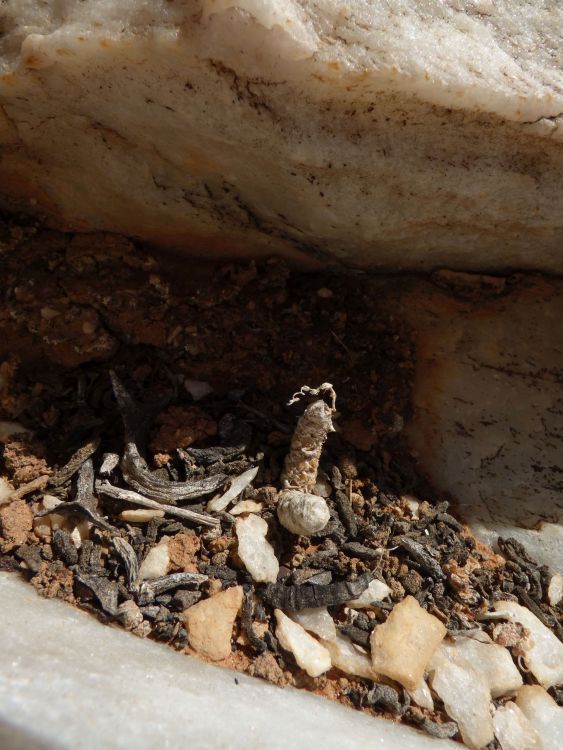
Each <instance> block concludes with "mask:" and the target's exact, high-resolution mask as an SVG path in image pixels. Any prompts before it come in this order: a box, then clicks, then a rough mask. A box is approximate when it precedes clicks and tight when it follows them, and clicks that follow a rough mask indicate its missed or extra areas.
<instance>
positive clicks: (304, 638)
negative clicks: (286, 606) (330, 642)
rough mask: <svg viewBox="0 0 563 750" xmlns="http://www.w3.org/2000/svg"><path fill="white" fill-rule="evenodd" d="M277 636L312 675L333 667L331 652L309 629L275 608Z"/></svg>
mask: <svg viewBox="0 0 563 750" xmlns="http://www.w3.org/2000/svg"><path fill="white" fill-rule="evenodd" d="M275 615H276V622H277V627H276V636H277V638H278V640H279V642H280V643H281V645H282V647H283V648H285V649H286V651H291V653H292V654H293V656H294V657H295V661H296V662H297V664H298V665H299V666H300V667H301V669H304V670H305V671H306V672H307V674H308V675H310V676H311V677H319V675H321V674H323V673H324V672H327V671H328V670H329V669H330V667H331V663H332V662H331V659H330V653H329V652H328V650H327V649H326V648H325V647H324V646H323V645H322V644H320V643H319V642H318V641H316V640H315V639H314V638H313V636H311V635H309V634H308V633H307V631H306V630H305V629H304V628H302V627H301V625H298V624H297V623H296V622H293V620H291V619H290V618H289V617H287V615H285V614H284V613H283V612H282V611H281V609H276V610H275Z"/></svg>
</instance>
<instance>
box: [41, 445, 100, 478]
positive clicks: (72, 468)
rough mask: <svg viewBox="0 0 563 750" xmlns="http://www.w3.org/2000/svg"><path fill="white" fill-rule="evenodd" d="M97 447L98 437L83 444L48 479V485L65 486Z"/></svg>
mask: <svg viewBox="0 0 563 750" xmlns="http://www.w3.org/2000/svg"><path fill="white" fill-rule="evenodd" d="M99 445H100V438H99V437H96V438H93V439H92V440H89V441H88V442H87V443H85V444H84V445H83V446H82V447H81V448H79V449H78V450H77V451H76V453H74V454H73V455H72V456H71V458H70V460H69V461H68V462H67V463H66V464H65V465H64V466H63V467H62V468H61V469H59V470H58V471H57V472H56V473H55V474H53V476H52V477H51V478H50V479H49V484H50V485H51V486H52V487H61V486H62V485H63V484H66V482H68V480H69V479H71V478H72V477H73V476H74V474H76V472H77V471H78V469H80V467H81V466H82V464H83V463H84V461H87V460H88V459H89V458H90V456H93V455H94V453H95V452H96V451H97V449H98V446H99Z"/></svg>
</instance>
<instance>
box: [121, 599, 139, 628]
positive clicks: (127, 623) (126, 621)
mask: <svg viewBox="0 0 563 750" xmlns="http://www.w3.org/2000/svg"><path fill="white" fill-rule="evenodd" d="M117 619H118V620H119V621H120V622H121V623H122V625H123V627H124V628H126V630H133V628H137V627H139V625H140V624H141V623H142V622H143V613H142V612H141V610H140V609H139V607H138V606H137V605H136V604H135V602H134V601H133V600H132V599H128V600H127V601H125V602H123V604H120V605H119V607H118V608H117Z"/></svg>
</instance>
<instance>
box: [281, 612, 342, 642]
mask: <svg viewBox="0 0 563 750" xmlns="http://www.w3.org/2000/svg"><path fill="white" fill-rule="evenodd" d="M288 614H289V616H290V617H291V619H292V620H293V621H294V622H297V623H299V625H301V627H303V628H305V630H308V631H309V633H314V634H315V635H318V636H319V638H323V639H324V640H328V641H331V640H334V639H335V638H336V626H335V624H334V620H333V619H332V617H331V616H330V615H329V613H328V610H327V608H326V607H311V608H308V609H300V610H299V611H298V612H289V613H288Z"/></svg>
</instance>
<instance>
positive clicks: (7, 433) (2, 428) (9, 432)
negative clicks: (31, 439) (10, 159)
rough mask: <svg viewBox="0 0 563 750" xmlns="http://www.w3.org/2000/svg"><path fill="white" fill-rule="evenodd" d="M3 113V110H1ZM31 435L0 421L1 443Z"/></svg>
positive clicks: (15, 423) (14, 424)
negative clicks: (17, 436)
mask: <svg viewBox="0 0 563 750" xmlns="http://www.w3.org/2000/svg"><path fill="white" fill-rule="evenodd" d="M0 111H1V109H0ZM0 152H1V144H0ZM22 434H24V435H29V434H30V430H28V429H26V428H25V427H24V426H23V424H20V423H19V422H6V421H0V443H5V442H7V441H8V440H9V438H11V437H12V436H13V435H22Z"/></svg>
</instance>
